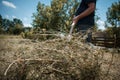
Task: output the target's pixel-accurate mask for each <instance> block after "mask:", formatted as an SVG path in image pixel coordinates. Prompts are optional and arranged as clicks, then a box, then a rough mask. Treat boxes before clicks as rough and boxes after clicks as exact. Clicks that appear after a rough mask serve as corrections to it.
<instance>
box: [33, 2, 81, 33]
mask: <svg viewBox="0 0 120 80" xmlns="http://www.w3.org/2000/svg"><path fill="white" fill-rule="evenodd" d="M79 3H80V0H52V1H51V5H50V6H46V5H44V4H41V3H40V2H39V3H38V5H37V12H36V13H34V14H33V23H32V24H33V27H39V28H40V30H42V29H43V28H44V29H46V30H47V31H62V32H64V31H66V30H68V29H69V27H68V26H69V25H70V24H71V21H72V18H73V15H74V12H75V9H76V8H77V6H78V4H79Z"/></svg>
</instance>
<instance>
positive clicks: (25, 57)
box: [0, 35, 120, 80]
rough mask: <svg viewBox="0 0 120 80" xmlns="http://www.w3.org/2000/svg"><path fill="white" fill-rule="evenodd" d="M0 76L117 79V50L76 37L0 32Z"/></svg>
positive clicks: (7, 79)
mask: <svg viewBox="0 0 120 80" xmlns="http://www.w3.org/2000/svg"><path fill="white" fill-rule="evenodd" d="M0 80H120V51H119V49H108V48H102V47H96V46H90V45H88V44H87V43H84V42H83V41H82V40H81V38H80V37H77V38H76V37H74V38H73V39H72V40H71V41H70V42H68V41H67V39H61V38H56V39H50V40H43V41H42V40H41V41H39V40H33V39H31V40H30V39H23V38H22V37H20V36H10V35H1V36H0Z"/></svg>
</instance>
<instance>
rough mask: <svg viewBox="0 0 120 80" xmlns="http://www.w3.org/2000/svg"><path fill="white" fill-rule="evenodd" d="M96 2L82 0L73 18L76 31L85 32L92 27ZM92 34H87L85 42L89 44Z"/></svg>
mask: <svg viewBox="0 0 120 80" xmlns="http://www.w3.org/2000/svg"><path fill="white" fill-rule="evenodd" d="M95 7H96V0H82V1H81V3H80V5H79V7H78V9H77V11H76V13H75V17H74V18H73V23H75V25H76V28H77V31H78V32H79V31H87V30H88V29H90V28H92V26H94V15H95ZM91 38H92V34H91V33H89V34H88V38H87V39H86V40H87V42H91Z"/></svg>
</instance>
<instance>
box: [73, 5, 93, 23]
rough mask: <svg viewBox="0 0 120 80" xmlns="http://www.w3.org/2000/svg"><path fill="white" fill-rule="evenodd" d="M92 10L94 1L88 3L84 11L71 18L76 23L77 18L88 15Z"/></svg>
mask: <svg viewBox="0 0 120 80" xmlns="http://www.w3.org/2000/svg"><path fill="white" fill-rule="evenodd" d="M94 10H95V3H89V4H88V8H87V9H86V10H85V11H84V12H82V13H81V14H79V15H78V16H75V17H74V18H73V22H74V23H75V24H76V23H77V22H78V20H80V19H82V18H84V17H86V16H88V15H90V14H91V13H92V12H93V11H94Z"/></svg>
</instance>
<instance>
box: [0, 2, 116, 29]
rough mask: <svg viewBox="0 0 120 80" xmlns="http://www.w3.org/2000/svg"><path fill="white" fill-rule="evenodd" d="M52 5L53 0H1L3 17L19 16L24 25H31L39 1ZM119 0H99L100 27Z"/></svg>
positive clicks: (101, 27) (0, 12)
mask: <svg viewBox="0 0 120 80" xmlns="http://www.w3.org/2000/svg"><path fill="white" fill-rule="evenodd" d="M39 1H40V2H42V3H44V4H46V5H50V2H51V0H0V14H1V15H2V17H3V18H8V19H10V20H12V19H13V18H18V19H21V20H22V21H23V24H24V26H31V23H32V15H33V13H35V12H36V6H37V3H38V2H39ZM117 1H118V0H98V2H97V6H96V7H97V9H98V10H97V13H96V15H98V16H99V17H100V18H101V19H100V20H99V21H98V22H97V23H98V24H99V28H100V29H104V21H106V11H107V9H108V7H110V6H111V4H112V3H113V2H117Z"/></svg>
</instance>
